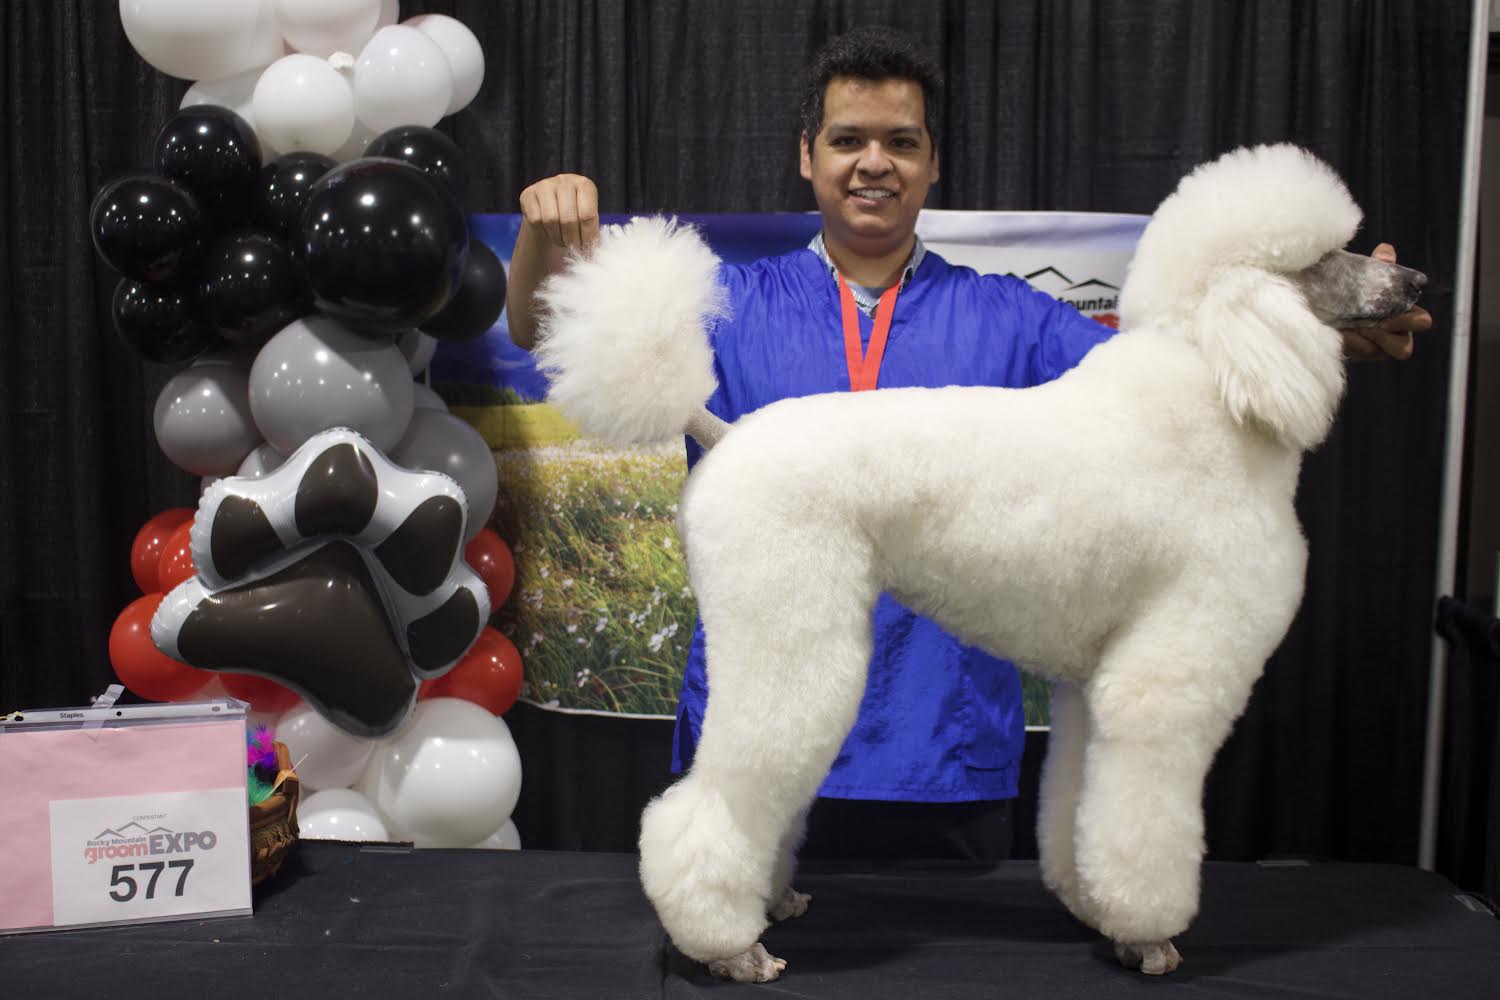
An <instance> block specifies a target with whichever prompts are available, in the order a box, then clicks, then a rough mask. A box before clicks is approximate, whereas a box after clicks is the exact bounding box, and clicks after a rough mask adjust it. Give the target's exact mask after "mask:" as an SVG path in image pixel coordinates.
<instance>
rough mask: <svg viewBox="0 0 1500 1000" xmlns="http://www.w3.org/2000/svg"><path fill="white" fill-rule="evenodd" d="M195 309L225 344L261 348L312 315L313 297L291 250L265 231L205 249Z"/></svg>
mask: <svg viewBox="0 0 1500 1000" xmlns="http://www.w3.org/2000/svg"><path fill="white" fill-rule="evenodd" d="M198 306H199V308H200V309H202V311H203V316H204V318H205V319H206V320H207V321H208V323H209V325H210V326H212V327H213V328H214V329H215V330H217V331H218V332H219V333H220V334H221V335H222V336H223V337H224V338H225V339H226V340H230V341H232V342H234V343H236V344H247V345H259V344H262V343H264V342H265V341H266V340H268V339H269V338H270V337H271V335H272V334H274V333H276V332H277V331H278V330H280V329H281V328H282V327H284V326H286V325H287V324H288V323H290V322H291V321H292V320H294V319H296V318H298V317H299V316H306V315H307V314H308V313H310V312H312V297H311V295H309V293H308V290H307V282H306V281H305V280H304V279H303V277H302V269H301V268H300V267H299V266H298V264H297V261H296V260H295V259H294V258H293V256H292V253H291V251H290V250H288V249H287V248H286V247H285V246H283V245H282V244H281V243H279V242H277V241H276V240H275V239H272V238H271V237H270V236H268V235H266V234H265V233H254V232H244V233H234V234H232V235H229V236H225V237H222V238H220V239H219V240H217V241H215V242H214V244H213V245H212V246H210V247H209V248H208V253H207V254H206V255H205V256H204V259H203V267H202V269H201V270H200V271H199V273H198Z"/></svg>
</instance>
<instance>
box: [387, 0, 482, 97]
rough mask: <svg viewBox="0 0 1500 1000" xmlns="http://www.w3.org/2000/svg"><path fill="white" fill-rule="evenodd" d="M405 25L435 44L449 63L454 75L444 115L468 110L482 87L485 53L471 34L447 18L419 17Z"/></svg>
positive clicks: (457, 21)
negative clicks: (450, 95)
mask: <svg viewBox="0 0 1500 1000" xmlns="http://www.w3.org/2000/svg"><path fill="white" fill-rule="evenodd" d="M405 23H406V25H407V26H408V27H411V28H416V29H417V30H418V31H420V32H421V33H422V34H424V35H426V36H427V37H428V38H431V39H432V40H433V41H434V42H437V43H438V48H440V49H442V50H443V56H444V57H445V58H447V60H448V69H449V71H450V72H451V73H452V74H453V96H452V97H450V98H449V99H448V110H447V111H446V112H445V114H449V115H451V114H453V113H454V112H455V111H462V110H463V109H464V108H466V107H468V106H469V102H470V101H472V100H473V99H474V95H475V94H477V93H479V85H480V84H482V83H484V49H483V48H481V47H480V45H479V39H477V38H475V37H474V32H472V31H470V30H469V29H468V27H467V26H466V25H465V24H464V23H463V22H462V21H460V20H458V19H457V18H452V17H449V16H448V15H446V14H418V15H417V16H416V17H414V18H411V19H410V20H408V21H406V22H405Z"/></svg>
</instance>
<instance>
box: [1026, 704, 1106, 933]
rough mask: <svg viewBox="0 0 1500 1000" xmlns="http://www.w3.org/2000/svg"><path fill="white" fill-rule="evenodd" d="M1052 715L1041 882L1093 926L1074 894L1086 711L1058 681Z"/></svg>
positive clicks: (1041, 811)
mask: <svg viewBox="0 0 1500 1000" xmlns="http://www.w3.org/2000/svg"><path fill="white" fill-rule="evenodd" d="M1051 711H1052V727H1051V732H1050V733H1049V734H1048V736H1047V759H1046V761H1045V762H1044V763H1043V765H1042V788H1041V801H1040V803H1039V805H1038V810H1037V824H1036V840H1037V847H1038V849H1039V850H1040V852H1041V860H1042V881H1043V883H1045V884H1046V886H1047V888H1049V889H1051V890H1052V891H1053V893H1055V894H1056V895H1057V898H1058V899H1060V900H1062V902H1063V905H1064V906H1066V907H1067V908H1068V910H1069V911H1070V912H1071V913H1072V914H1073V916H1075V917H1077V918H1078V919H1079V920H1081V921H1083V922H1084V923H1086V924H1088V925H1089V926H1090V927H1093V926H1095V920H1094V918H1093V917H1092V916H1091V915H1090V914H1089V912H1088V909H1087V908H1086V907H1085V906H1084V901H1083V897H1082V895H1081V894H1080V893H1079V891H1078V857H1077V854H1078V843H1077V830H1078V823H1077V820H1078V795H1079V790H1080V788H1081V786H1082V785H1083V758H1084V747H1085V746H1086V745H1087V743H1088V735H1089V719H1088V709H1087V706H1086V705H1085V704H1084V700H1083V695H1082V692H1080V691H1079V690H1078V687H1077V686H1076V685H1073V684H1065V683H1061V682H1059V683H1057V684H1054V685H1053V687H1052V710H1051Z"/></svg>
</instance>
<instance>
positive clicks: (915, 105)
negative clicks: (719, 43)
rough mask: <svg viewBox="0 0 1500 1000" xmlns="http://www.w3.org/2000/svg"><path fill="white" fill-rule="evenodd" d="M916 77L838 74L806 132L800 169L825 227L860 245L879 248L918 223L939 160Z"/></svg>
mask: <svg viewBox="0 0 1500 1000" xmlns="http://www.w3.org/2000/svg"><path fill="white" fill-rule="evenodd" d="M924 121H925V119H924V116H923V106H922V88H921V85H919V84H918V83H917V82H916V81H914V80H899V79H891V80H879V81H875V80H859V79H855V78H853V77H843V76H841V77H835V78H834V79H833V80H831V81H830V82H829V84H828V88H827V90H826V91H825V92H824V94H823V126H822V128H821V129H820V130H819V132H818V134H817V135H816V136H815V137H813V138H812V146H811V147H809V145H808V137H807V136H806V135H804V136H803V137H802V176H803V177H804V178H805V179H807V180H809V181H812V187H813V197H814V198H816V199H817V202H818V211H819V212H821V213H822V215H823V228H824V230H825V231H826V232H827V234H828V236H830V237H831V238H833V239H834V240H836V241H837V242H838V243H839V244H840V245H841V246H843V247H847V248H848V249H850V250H853V251H855V252H856V253H869V254H875V253H882V252H889V251H890V250H892V249H895V248H896V247H898V246H900V245H901V244H902V243H904V242H905V241H906V240H907V239H908V238H909V237H910V236H911V234H912V233H913V232H914V231H915V230H916V226H917V213H918V212H919V211H921V208H922V202H923V201H924V200H925V199H926V197H927V189H928V188H929V187H931V186H932V184H933V182H934V181H936V180H937V179H938V161H937V156H936V155H934V153H933V149H932V137H931V136H929V135H928V134H927V126H926V125H925V124H924Z"/></svg>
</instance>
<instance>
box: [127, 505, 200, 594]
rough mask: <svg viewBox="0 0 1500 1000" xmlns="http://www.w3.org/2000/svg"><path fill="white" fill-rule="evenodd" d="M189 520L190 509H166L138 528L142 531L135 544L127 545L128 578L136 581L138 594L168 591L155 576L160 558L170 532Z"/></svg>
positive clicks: (137, 534)
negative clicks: (128, 548)
mask: <svg viewBox="0 0 1500 1000" xmlns="http://www.w3.org/2000/svg"><path fill="white" fill-rule="evenodd" d="M192 519H193V508H191V507H168V508H167V509H166V510H164V511H162V512H161V513H160V514H157V515H156V516H155V517H153V518H151V520H149V521H147V522H146V523H145V524H143V525H141V530H140V531H137V532H136V533H135V541H134V542H131V543H130V575H131V576H133V577H135V585H136V586H137V587H140V588H141V593H143V594H154V593H156V592H158V591H162V592H165V591H166V590H167V588H166V587H163V586H162V585H161V583H160V581H159V580H158V579H157V576H156V570H157V567H158V566H160V565H161V555H162V553H163V552H164V551H166V547H167V539H168V538H169V537H171V535H172V532H173V530H175V529H176V528H177V527H178V526H179V525H181V524H182V523H183V522H185V521H191V520H192Z"/></svg>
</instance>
